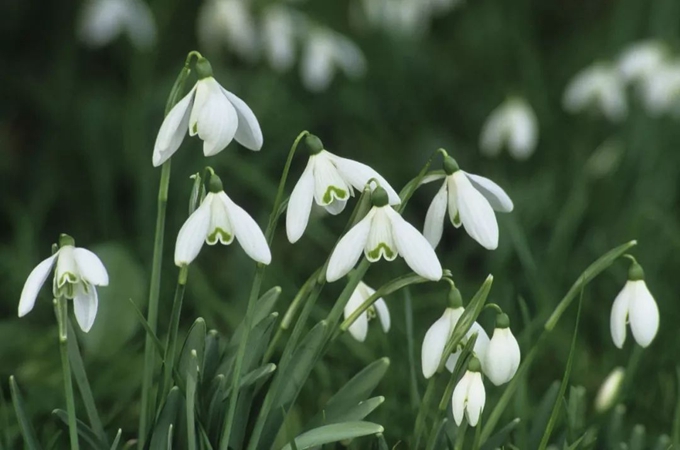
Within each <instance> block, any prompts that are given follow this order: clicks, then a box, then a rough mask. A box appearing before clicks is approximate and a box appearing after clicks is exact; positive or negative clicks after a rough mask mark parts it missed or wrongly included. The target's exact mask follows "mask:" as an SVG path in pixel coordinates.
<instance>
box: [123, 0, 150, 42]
mask: <svg viewBox="0 0 680 450" xmlns="http://www.w3.org/2000/svg"><path fill="white" fill-rule="evenodd" d="M126 3H127V4H128V5H129V6H128V9H127V14H126V16H125V27H126V29H127V33H128V36H129V37H130V40H131V41H132V43H133V44H134V45H135V47H137V48H138V49H139V50H148V49H150V48H151V47H153V45H154V44H155V43H156V22H155V21H154V17H153V14H152V13H151V9H150V8H149V6H148V5H147V4H146V3H145V2H143V1H139V0H130V1H128V2H126Z"/></svg>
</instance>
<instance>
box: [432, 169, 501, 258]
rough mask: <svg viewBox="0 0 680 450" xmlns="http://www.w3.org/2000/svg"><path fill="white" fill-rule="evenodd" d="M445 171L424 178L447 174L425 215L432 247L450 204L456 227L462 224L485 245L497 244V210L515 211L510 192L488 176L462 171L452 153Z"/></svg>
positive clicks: (493, 247) (439, 236)
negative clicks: (442, 173)
mask: <svg viewBox="0 0 680 450" xmlns="http://www.w3.org/2000/svg"><path fill="white" fill-rule="evenodd" d="M444 172H445V173H446V176H444V175H442V176H435V177H432V178H429V179H427V180H426V181H425V182H429V181H433V180H435V179H440V178H445V180H444V184H443V185H442V187H441V188H440V189H439V192H438V193H437V195H435V197H434V199H433V200H432V203H431V204H430V207H429V209H428V210H427V215H426V216H425V228H424V230H423V234H424V235H425V237H426V238H427V240H428V241H429V242H430V244H431V245H432V247H437V245H438V244H439V241H440V240H441V238H442V234H443V232H444V217H445V215H446V209H447V207H448V210H449V219H450V220H451V223H453V225H454V226H455V227H456V228H458V227H460V226H461V224H462V225H463V227H464V228H465V231H467V233H468V234H469V235H470V237H472V238H473V239H474V240H475V241H477V242H479V243H480V244H481V245H482V246H483V247H484V248H486V249H489V250H494V249H495V248H497V247H498V223H497V222H496V215H495V214H494V210H496V211H499V212H510V211H512V209H513V208H514V205H513V203H512V200H510V197H508V194H506V193H505V191H504V190H503V189H502V188H501V187H500V186H498V185H497V184H496V183H494V182H493V181H491V180H489V179H488V178H484V177H480V176H479V175H473V174H471V173H467V172H463V171H462V170H460V168H459V167H458V164H457V163H456V161H455V160H454V159H453V158H451V157H449V156H447V157H446V158H445V159H444Z"/></svg>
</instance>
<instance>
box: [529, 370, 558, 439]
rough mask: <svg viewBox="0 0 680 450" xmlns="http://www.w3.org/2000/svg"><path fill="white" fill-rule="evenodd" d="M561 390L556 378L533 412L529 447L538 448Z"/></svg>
mask: <svg viewBox="0 0 680 450" xmlns="http://www.w3.org/2000/svg"><path fill="white" fill-rule="evenodd" d="M559 392H560V383H559V382H558V381H557V380H555V381H554V382H553V383H552V384H551V385H550V387H549V388H548V390H547V391H545V393H544V394H543V397H542V398H541V401H540V403H539V404H538V407H537V408H536V410H535V412H534V414H533V421H532V424H531V430H530V432H529V440H528V447H530V448H536V449H537V448H538V445H539V443H540V442H541V438H542V437H543V433H544V431H545V427H546V426H547V424H548V421H549V420H550V412H551V411H552V407H553V405H554V404H555V401H556V400H557V395H558V394H559Z"/></svg>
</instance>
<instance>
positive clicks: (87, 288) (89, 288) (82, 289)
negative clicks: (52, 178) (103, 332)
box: [19, 234, 109, 333]
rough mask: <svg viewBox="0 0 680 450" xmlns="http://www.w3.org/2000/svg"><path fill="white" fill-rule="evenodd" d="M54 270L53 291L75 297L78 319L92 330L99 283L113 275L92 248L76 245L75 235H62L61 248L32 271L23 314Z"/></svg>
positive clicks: (23, 298) (24, 293) (104, 283)
mask: <svg viewBox="0 0 680 450" xmlns="http://www.w3.org/2000/svg"><path fill="white" fill-rule="evenodd" d="M55 261H56V270H55V273H54V283H53V294H54V296H55V297H61V296H63V297H65V298H67V299H72V300H73V305H74V310H75V315H76V320H77V321H78V325H80V328H81V329H82V330H83V331H84V332H86V333H87V332H88V331H90V328H92V325H93V324H94V319H95V317H96V316H97V306H98V297H97V290H96V289H95V286H107V285H108V284H109V275H108V273H107V272H106V268H105V267H104V264H102V262H101V260H100V259H99V258H98V257H97V255H95V254H94V253H92V252H91V251H89V250H87V249H84V248H80V247H75V242H74V240H73V238H72V237H71V236H68V235H66V234H62V235H61V236H60V237H59V250H58V251H57V252H56V253H55V254H54V255H52V256H50V257H49V258H47V259H46V260H44V261H42V262H41V263H40V264H38V265H37V266H36V267H35V269H33V271H32V272H31V273H30V275H29V276H28V279H27V280H26V283H25V284H24V289H23V290H22V291H21V299H20V300H19V317H23V316H25V315H26V314H28V313H29V312H31V310H32V309H33V306H34V305H35V300H36V298H37V297H38V292H39V291H40V288H41V287H42V286H43V284H45V280H47V277H48V276H49V274H50V272H51V271H52V267H54V265H55Z"/></svg>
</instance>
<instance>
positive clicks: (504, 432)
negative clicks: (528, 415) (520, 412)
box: [480, 417, 520, 450]
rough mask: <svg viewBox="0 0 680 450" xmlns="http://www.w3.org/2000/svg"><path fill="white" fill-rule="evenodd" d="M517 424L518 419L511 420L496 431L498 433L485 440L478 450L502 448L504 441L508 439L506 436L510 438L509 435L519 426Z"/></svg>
mask: <svg viewBox="0 0 680 450" xmlns="http://www.w3.org/2000/svg"><path fill="white" fill-rule="evenodd" d="M519 422H520V420H519V417H517V418H515V419H513V420H511V421H510V423H509V424H507V425H506V426H504V427H503V428H501V429H500V430H498V433H496V434H494V435H493V436H491V437H490V438H489V439H487V440H486V442H484V444H483V445H482V446H481V448H480V450H495V449H497V448H502V447H503V444H505V441H506V440H507V439H508V436H510V433H512V432H513V431H514V430H515V428H517V425H519Z"/></svg>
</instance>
